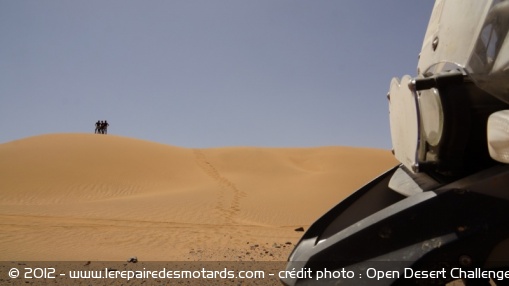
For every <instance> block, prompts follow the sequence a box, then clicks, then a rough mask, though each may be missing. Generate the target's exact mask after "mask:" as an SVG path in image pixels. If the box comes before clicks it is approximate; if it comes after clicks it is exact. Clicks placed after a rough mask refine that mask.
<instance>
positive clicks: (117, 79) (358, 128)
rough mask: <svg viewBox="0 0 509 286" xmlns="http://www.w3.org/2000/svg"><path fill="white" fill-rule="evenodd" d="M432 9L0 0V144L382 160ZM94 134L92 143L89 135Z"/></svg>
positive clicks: (233, 1) (190, 0) (342, 0)
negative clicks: (138, 146) (109, 143)
mask: <svg viewBox="0 0 509 286" xmlns="http://www.w3.org/2000/svg"><path fill="white" fill-rule="evenodd" d="M433 4H434V1H432V0H413V1H402V0H398V1H396V0H384V1H380V0H368V1H359V0H249V1H248V0H164V1H162V0H151V1H141V0H139V1H132V0H109V1H103V0H87V1H68V0H58V1H57V0H45V1H29V0H16V1H10V0H0V143H4V142H8V141H11V140H16V139H21V138H24V137H28V136H33V135H39V134H45V133H61V132H90V133H93V131H94V123H95V122H96V121H97V120H104V119H106V120H108V122H109V123H110V129H109V131H110V133H112V134H116V135H121V136H128V137H135V138H139V139H145V140H151V141H156V142H160V143H165V144H170V145H177V146H182V147H221V146H260V147H308V146H309V147H312V146H329V145H343V146H360V147H376V148H385V149H390V148H391V142H390V130H389V116H388V105H387V99H386V95H387V91H388V89H389V84H390V80H391V78H392V77H394V76H398V77H400V76H402V75H404V74H410V75H415V74H416V66H417V56H418V54H419V51H420V48H421V44H422V39H423V37H424V33H425V30H426V26H427V23H428V20H429V16H430V14H431V10H432V7H433ZM98 136H100V135H98Z"/></svg>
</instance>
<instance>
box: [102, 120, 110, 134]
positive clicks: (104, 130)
mask: <svg viewBox="0 0 509 286" xmlns="http://www.w3.org/2000/svg"><path fill="white" fill-rule="evenodd" d="M108 126H110V125H109V124H108V121H107V120H104V122H103V124H102V134H108Z"/></svg>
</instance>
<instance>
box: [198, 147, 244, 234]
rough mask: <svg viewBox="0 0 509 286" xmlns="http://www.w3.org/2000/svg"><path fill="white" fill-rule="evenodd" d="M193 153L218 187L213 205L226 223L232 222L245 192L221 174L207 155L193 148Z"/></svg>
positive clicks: (199, 164) (238, 210)
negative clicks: (215, 201)
mask: <svg viewBox="0 0 509 286" xmlns="http://www.w3.org/2000/svg"><path fill="white" fill-rule="evenodd" d="M193 153H194V156H195V159H196V163H197V164H198V166H200V168H201V169H202V170H203V171H204V172H205V174H207V175H208V176H209V177H211V178H212V179H213V180H214V181H216V183H217V184H218V185H219V187H220V192H219V194H218V198H217V203H216V207H215V208H216V210H217V211H218V212H219V213H220V215H222V216H223V217H224V219H225V222H226V223H227V224H233V223H234V221H235V217H236V216H237V215H238V213H239V212H240V200H241V199H242V198H243V197H246V193H245V192H243V191H241V190H239V189H238V188H237V186H235V184H233V183H232V182H231V181H230V180H228V179H227V178H226V177H224V176H223V175H221V173H219V171H218V170H217V169H216V167H214V165H212V164H211V163H210V162H209V161H208V160H207V157H206V156H205V154H204V153H203V152H202V151H201V150H198V149H193ZM229 196H231V200H230V203H229V204H228V202H227V200H228V197H229Z"/></svg>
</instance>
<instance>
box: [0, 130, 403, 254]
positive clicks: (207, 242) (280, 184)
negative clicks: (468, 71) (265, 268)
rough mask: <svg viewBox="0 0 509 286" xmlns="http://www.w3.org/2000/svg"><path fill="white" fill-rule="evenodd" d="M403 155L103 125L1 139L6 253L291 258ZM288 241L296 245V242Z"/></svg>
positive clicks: (1, 246) (0, 206)
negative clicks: (308, 233) (149, 133)
mask: <svg viewBox="0 0 509 286" xmlns="http://www.w3.org/2000/svg"><path fill="white" fill-rule="evenodd" d="M395 164H396V161H395V160H394V159H393V157H392V155H391V153H390V152H389V151H387V150H372V149H362V148H350V147H322V148H250V147H236V148H216V149H186V148H179V147H173V146H168V145H163V144H157V143H153V142H148V141H142V140H137V139H131V138H125V137H119V136H113V135H95V134H50V135H42V136H36V137H30V138H26V139H22V140H18V141H13V142H9V143H4V144H0V224H1V229H2V231H1V232H0V260H81V261H84V260H116V261H119V260H125V259H126V258H128V257H131V256H138V258H139V259H141V260H145V261H147V260H180V261H182V260H216V261H217V260H257V261H259V260H285V259H286V256H287V255H288V253H289V251H290V250H291V248H292V245H290V244H289V243H292V244H294V243H296V242H297V241H298V239H299V238H300V236H301V235H302V233H299V232H295V231H294V229H295V228H297V227H300V226H303V227H305V228H306V227H307V226H309V225H310V224H311V223H312V222H313V221H314V220H315V219H317V218H318V217H319V216H320V215H321V214H323V213H324V212H325V211H327V210H328V209H329V208H331V207H332V206H334V205H335V204H336V203H337V202H339V201H340V200H341V199H343V198H344V197H345V196H347V195H348V194H350V193H351V192H352V191H354V190H356V189H357V188H358V187H360V186H362V185H363V184H365V183H366V182H368V181H369V180H370V179H372V178H373V177H375V176H376V175H378V174H380V173H381V172H383V171H385V170H387V169H389V168H390V167H392V166H394V165H395ZM287 243H288V244H287Z"/></svg>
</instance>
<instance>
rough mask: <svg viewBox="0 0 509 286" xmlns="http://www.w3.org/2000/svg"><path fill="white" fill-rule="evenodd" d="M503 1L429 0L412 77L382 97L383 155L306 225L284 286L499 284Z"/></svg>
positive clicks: (508, 194)
mask: <svg viewBox="0 0 509 286" xmlns="http://www.w3.org/2000/svg"><path fill="white" fill-rule="evenodd" d="M508 33H509V0H482V1H481V0H461V1H459V0H437V1H436V2H435V5H434V7H433V12H432V14H431V17H430V21H429V24H428V28H427V31H426V34H425V37H424V41H423V45H422V49H421V52H420V55H419V60H418V64H417V76H415V77H411V76H404V77H402V78H401V79H397V78H394V79H393V80H392V82H391V84H390V90H389V94H388V101H389V112H390V127H391V139H392V144H393V154H394V156H395V157H396V159H397V160H398V161H399V162H400V165H398V166H396V167H394V168H393V169H391V170H389V171H387V172H386V173H384V174H382V175H380V176H379V177H378V178H376V179H374V180H373V181H371V182H370V183H368V184H367V185H365V186H364V187H362V188H361V189H359V190H358V191H356V192H354V193H353V194H352V195H350V196H349V197H347V198H346V199H345V200H343V201H342V202H340V203H339V204H337V205H336V206H335V207H333V208H332V209H331V210H330V211H328V212H327V213H326V214H324V215H323V216H322V217H321V218H319V219H318V220H317V221H316V222H315V223H314V224H312V225H311V226H310V227H309V229H308V230H307V231H306V233H305V234H304V235H303V237H302V238H301V239H300V241H299V243H298V244H297V245H296V246H295V248H294V250H293V252H292V253H291V255H290V257H289V258H288V263H287V267H286V271H285V272H284V273H285V275H283V276H282V277H281V281H282V282H283V284H285V285H343V284H344V285H373V284H376V285H445V284H447V283H450V282H452V281H455V280H462V281H463V283H464V284H465V285H490V282H491V283H493V284H496V285H509V165H507V164H508V163H509V37H508Z"/></svg>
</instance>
